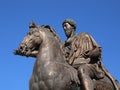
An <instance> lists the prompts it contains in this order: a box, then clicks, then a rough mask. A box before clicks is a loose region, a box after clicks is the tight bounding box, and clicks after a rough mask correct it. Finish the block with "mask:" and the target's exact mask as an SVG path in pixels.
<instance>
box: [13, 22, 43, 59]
mask: <svg viewBox="0 0 120 90" xmlns="http://www.w3.org/2000/svg"><path fill="white" fill-rule="evenodd" d="M41 42H42V38H41V34H40V29H39V27H38V26H37V25H36V24H35V23H34V22H33V21H32V22H31V23H30V25H29V32H28V33H27V35H26V36H25V37H24V39H23V41H22V42H21V44H20V45H19V47H18V49H17V50H15V52H14V53H15V54H16V55H21V56H27V57H28V56H30V57H36V55H37V53H38V49H39V46H40V43H41Z"/></svg>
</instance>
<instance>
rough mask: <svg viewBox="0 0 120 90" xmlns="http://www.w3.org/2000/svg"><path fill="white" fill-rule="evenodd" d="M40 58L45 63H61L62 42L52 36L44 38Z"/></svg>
mask: <svg viewBox="0 0 120 90" xmlns="http://www.w3.org/2000/svg"><path fill="white" fill-rule="evenodd" d="M38 58H39V60H41V61H43V62H48V61H49V62H56V61H57V62H61V61H62V60H63V56H62V53H61V48H60V42H59V41H58V40H56V39H55V37H54V36H52V35H48V36H47V35H46V36H44V37H43V41H42V44H41V45H40V48H39V53H38Z"/></svg>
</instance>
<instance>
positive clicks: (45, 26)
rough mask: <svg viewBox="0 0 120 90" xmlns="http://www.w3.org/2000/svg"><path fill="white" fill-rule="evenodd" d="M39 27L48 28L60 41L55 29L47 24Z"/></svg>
mask: <svg viewBox="0 0 120 90" xmlns="http://www.w3.org/2000/svg"><path fill="white" fill-rule="evenodd" d="M41 27H43V28H46V29H47V30H49V31H50V32H51V33H52V34H53V36H54V37H55V38H56V39H57V40H58V41H59V42H60V43H61V40H60V38H59V36H58V35H57V34H56V32H55V30H54V29H53V28H52V27H50V26H49V25H42V26H41Z"/></svg>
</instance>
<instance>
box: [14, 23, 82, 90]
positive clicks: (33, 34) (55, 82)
mask: <svg viewBox="0 0 120 90" xmlns="http://www.w3.org/2000/svg"><path fill="white" fill-rule="evenodd" d="M29 29H30V30H29V32H28V33H27V35H26V36H25V37H24V39H23V41H22V42H21V44H20V45H19V47H18V49H17V50H15V54H17V55H22V56H32V57H36V61H35V64H34V68H33V73H32V76H31V78H30V81H29V90H80V88H79V87H78V85H79V84H80V81H79V78H78V74H77V70H76V69H74V68H73V67H72V66H70V65H69V64H68V63H67V62H66V60H65V58H64V55H63V51H62V48H61V44H62V43H61V41H60V39H59V37H58V36H57V34H56V33H55V31H54V30H53V29H52V28H51V27H50V26H48V25H42V26H37V25H36V24H35V23H34V22H31V23H30V25H29Z"/></svg>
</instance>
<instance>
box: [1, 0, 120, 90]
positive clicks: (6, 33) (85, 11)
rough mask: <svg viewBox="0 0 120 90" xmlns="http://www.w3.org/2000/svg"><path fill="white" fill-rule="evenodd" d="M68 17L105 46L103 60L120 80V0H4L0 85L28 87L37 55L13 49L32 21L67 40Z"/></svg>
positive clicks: (14, 89)
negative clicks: (65, 25) (24, 54)
mask: <svg viewBox="0 0 120 90" xmlns="http://www.w3.org/2000/svg"><path fill="white" fill-rule="evenodd" d="M66 18H71V19H73V20H75V21H76V23H77V33H79V32H88V33H90V34H91V35H92V36H93V37H94V39H95V40H96V41H97V42H98V43H99V44H100V45H101V46H102V50H103V52H102V58H103V63H104V65H105V67H106V68H107V70H108V71H109V72H110V73H111V74H112V76H113V77H115V78H116V79H117V80H118V81H119V82H120V0H1V1H0V26H1V27H0V51H1V55H0V89H3V90H28V81H29V78H30V77H31V74H32V69H33V65H34V62H35V59H34V58H26V57H21V56H15V55H14V54H13V50H14V49H16V48H17V47H18V46H19V43H20V42H21V40H22V39H23V37H24V36H25V35H26V33H27V32H28V30H29V28H28V25H29V22H30V21H32V20H34V21H35V22H36V23H37V24H38V25H42V24H48V25H50V26H52V27H53V28H54V29H55V30H56V32H57V34H58V35H59V36H60V38H61V39H62V41H64V40H65V39H66V37H65V35H64V32H63V29H62V25H61V24H62V21H63V20H64V19H66Z"/></svg>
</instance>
